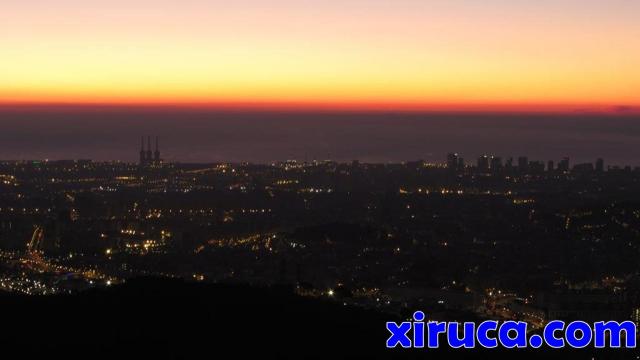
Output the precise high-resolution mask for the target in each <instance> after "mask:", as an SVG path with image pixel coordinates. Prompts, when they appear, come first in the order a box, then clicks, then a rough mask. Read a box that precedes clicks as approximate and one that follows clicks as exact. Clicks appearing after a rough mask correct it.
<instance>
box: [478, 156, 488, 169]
mask: <svg viewBox="0 0 640 360" xmlns="http://www.w3.org/2000/svg"><path fill="white" fill-rule="evenodd" d="M478 171H479V172H481V173H487V172H489V156H487V155H482V156H480V157H479V158H478Z"/></svg>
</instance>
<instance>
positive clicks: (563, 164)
mask: <svg viewBox="0 0 640 360" xmlns="http://www.w3.org/2000/svg"><path fill="white" fill-rule="evenodd" d="M558 171H562V172H568V171H569V158H568V157H565V158H563V159H562V160H560V162H559V163H558Z"/></svg>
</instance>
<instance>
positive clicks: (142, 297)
mask: <svg viewBox="0 0 640 360" xmlns="http://www.w3.org/2000/svg"><path fill="white" fill-rule="evenodd" d="M0 306H1V309H2V315H1V323H0V328H1V329H2V330H0V344H2V345H3V348H5V349H11V350H15V351H18V352H19V353H21V354H26V355H36V354H40V355H57V356H56V357H59V356H63V358H68V357H80V356H82V357H84V358H125V357H126V358H128V357H130V356H133V355H137V356H143V357H144V358H150V359H151V358H211V359H213V358H232V357H233V356H234V354H235V356H238V357H241V358H244V357H246V356H248V355H254V356H258V357H260V358H295V359H306V358H430V359H433V358H450V357H452V356H453V357H455V358H456V359H457V358H489V357H491V358H505V359H506V358H514V356H515V358H523V357H524V358H532V359H534V358H540V357H541V356H545V357H550V356H551V357H556V356H557V357H559V358H568V357H572V358H584V359H591V358H592V356H593V354H592V352H593V350H589V351H581V352H567V351H555V352H554V351H530V350H525V351H514V350H494V351H487V350H484V351H482V352H480V351H479V350H455V351H454V350H438V351H434V350H426V349H423V350H402V349H392V350H389V349H386V348H385V340H386V338H387V335H388V334H387V331H386V330H385V327H384V323H385V322H386V321H388V320H393V319H390V318H389V317H388V316H386V315H384V314H381V313H378V312H374V311H369V310H363V309H357V308H352V307H347V306H343V305H342V304H339V303H336V302H331V301H323V300H317V299H308V298H301V297H298V296H296V295H295V294H293V292H292V291H291V290H290V289H287V288H280V287H271V288H255V287H249V286H240V285H213V284H202V283H189V282H183V281H179V280H166V279H135V280H130V281H128V282H127V283H125V284H122V285H119V286H114V287H110V288H103V289H92V290H90V291H86V292H84V293H80V294H77V295H57V296H44V297H36V296H33V297H26V296H20V295H13V294H0ZM596 355H598V356H596V358H607V359H609V358H634V359H635V353H631V352H629V351H625V352H620V351H617V352H611V353H607V354H603V353H596Z"/></svg>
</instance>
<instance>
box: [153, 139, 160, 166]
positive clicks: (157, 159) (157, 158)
mask: <svg viewBox="0 0 640 360" xmlns="http://www.w3.org/2000/svg"><path fill="white" fill-rule="evenodd" d="M153 162H154V163H155V165H160V162H161V160H160V149H159V148H158V137H157V136H156V151H155V152H154V153H153Z"/></svg>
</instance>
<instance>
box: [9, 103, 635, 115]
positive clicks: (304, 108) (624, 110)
mask: <svg viewBox="0 0 640 360" xmlns="http://www.w3.org/2000/svg"><path fill="white" fill-rule="evenodd" d="M91 109H93V110H129V111H131V110H142V111H145V110H147V111H148V110H166V109H172V110H178V111H223V112H225V111H227V112H247V113H255V112H286V113H289V112H291V113H385V112H392V113H409V114H410V113H417V114H419V113H424V114H457V113H459V114H504V115H526V114H531V115H534V114H537V115H545V114H548V115H609V116H629V115H632V116H635V115H640V105H627V104H620V105H612V104H598V103H582V104H571V103H534V102H521V103H515V102H514V103H488V102H487V103H482V102H476V103H472V102H467V103H418V102H415V103H400V102H387V103H384V102H344V103H340V102H285V101H281V102H259V101H253V102H251V101H244V102H242V101H237V102H214V101H210V102H160V101H147V102H144V101H138V102H134V101H131V102H128V101H104V102H98V101H96V102H83V101H41V102H40V101H2V100H0V111H7V110H9V111H11V110H13V111H22V110H31V111H60V110H91Z"/></svg>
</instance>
